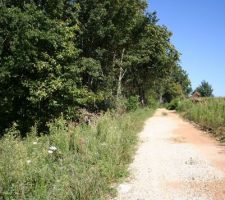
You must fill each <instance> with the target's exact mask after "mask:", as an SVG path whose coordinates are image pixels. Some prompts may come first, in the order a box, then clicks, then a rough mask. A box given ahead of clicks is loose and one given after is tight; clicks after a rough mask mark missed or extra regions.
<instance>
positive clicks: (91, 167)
mask: <svg viewBox="0 0 225 200" xmlns="http://www.w3.org/2000/svg"><path fill="white" fill-rule="evenodd" d="M152 113H153V110H150V109H138V110H136V111H133V112H130V113H127V114H122V115H120V114H118V113H106V114H105V115H103V116H102V117H101V118H100V119H99V120H98V122H97V123H96V124H93V125H91V126H87V125H80V126H78V127H74V126H73V125H72V124H71V125H68V124H67V123H66V121H65V120H64V119H62V118H60V119H58V120H56V121H55V122H53V123H51V124H49V129H50V134H49V135H43V136H41V137H36V136H34V135H36V130H35V128H34V129H33V130H32V133H31V134H30V135H29V136H28V137H27V138H26V139H23V140H21V139H19V137H18V138H16V137H15V136H16V135H17V134H18V133H17V131H16V129H14V128H12V129H11V130H10V133H9V134H6V136H4V138H3V139H2V140H1V141H0V199H39V200H41V199H79V200H89V199H91V200H94V199H105V198H106V196H107V195H110V194H111V195H112V194H113V193H114V192H115V191H114V189H113V188H112V184H113V183H115V182H117V181H119V180H120V179H122V178H123V177H125V176H127V174H128V172H127V164H128V163H130V161H131V158H132V153H133V151H134V149H135V144H136V142H137V133H138V132H139V131H140V130H141V128H142V127H143V122H144V120H145V119H146V118H147V117H149V116H150V115H151V114H152Z"/></svg>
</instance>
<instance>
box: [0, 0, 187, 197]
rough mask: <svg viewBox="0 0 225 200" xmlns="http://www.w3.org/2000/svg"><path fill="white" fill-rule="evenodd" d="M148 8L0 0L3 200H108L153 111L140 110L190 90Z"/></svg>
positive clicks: (138, 3)
mask: <svg viewBox="0 0 225 200" xmlns="http://www.w3.org/2000/svg"><path fill="white" fill-rule="evenodd" d="M147 8H148V5H147V1H146V0H117V1H115V0H99V1H96V0H75V1H71V0H57V1H50V0H48V1H40V0H19V1H14V0H1V1H0V138H1V141H0V198H1V199H81V200H88V199H93V200H94V199H96V200H97V199H103V198H105V195H106V194H107V193H110V192H111V191H112V189H111V187H110V186H111V185H112V184H113V183H115V182H116V181H118V180H119V179H120V178H122V177H124V176H125V175H126V174H127V171H126V165H127V164H128V163H129V162H130V159H131V155H132V152H133V149H134V146H135V144H136V140H137V136H136V134H137V132H138V131H140V128H141V127H142V125H143V121H144V119H145V118H146V117H147V116H149V115H150V113H152V110H148V109H142V110H140V109H139V108H140V107H142V108H144V107H150V108H151V109H153V108H155V107H156V106H157V105H158V103H159V102H163V101H164V102H170V101H171V100H173V99H174V98H178V97H185V96H187V95H188V94H189V93H190V91H191V87H190V80H189V77H188V74H187V73H186V71H184V70H183V69H182V67H181V65H180V53H179V52H178V51H177V49H176V47H175V46H174V45H173V44H172V43H171V37H172V32H170V31H169V30H168V29H167V27H166V26H164V25H163V26H162V25H160V24H159V23H158V21H159V19H158V17H157V13H156V12H150V13H148V12H147ZM135 110H136V111H135ZM90 116H95V117H96V116H98V120H97V122H96V124H93V123H92V124H91V125H90V123H89V122H90V121H91V117H90ZM99 116H100V117H99ZM83 122H85V123H86V124H89V125H84V124H85V123H83Z"/></svg>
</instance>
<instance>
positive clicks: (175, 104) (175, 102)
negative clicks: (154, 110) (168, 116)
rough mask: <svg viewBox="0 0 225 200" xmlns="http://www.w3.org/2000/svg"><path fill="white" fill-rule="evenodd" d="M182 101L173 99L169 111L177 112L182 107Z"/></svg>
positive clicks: (168, 106)
mask: <svg viewBox="0 0 225 200" xmlns="http://www.w3.org/2000/svg"><path fill="white" fill-rule="evenodd" d="M180 103H181V101H180V99H173V100H172V101H171V102H170V103H169V104H168V105H167V109H169V110H176V109H177V108H178V107H179V106H180Z"/></svg>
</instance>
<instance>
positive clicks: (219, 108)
mask: <svg viewBox="0 0 225 200" xmlns="http://www.w3.org/2000/svg"><path fill="white" fill-rule="evenodd" d="M177 110H178V111H179V112H182V113H183V114H184V116H185V117H186V118H188V119H189V120H192V121H194V122H196V123H198V124H199V125H201V126H202V127H203V128H205V129H209V130H211V131H212V132H213V133H215V134H216V136H218V137H219V138H220V139H221V140H225V98H203V99H202V100H201V101H200V102H197V103H193V102H192V101H191V100H183V101H180V103H179V105H178V106H177Z"/></svg>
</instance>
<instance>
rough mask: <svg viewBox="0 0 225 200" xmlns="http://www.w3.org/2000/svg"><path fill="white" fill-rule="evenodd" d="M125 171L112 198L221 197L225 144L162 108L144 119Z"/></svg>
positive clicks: (210, 199) (197, 199)
mask: <svg viewBox="0 0 225 200" xmlns="http://www.w3.org/2000/svg"><path fill="white" fill-rule="evenodd" d="M130 173H131V176H130V177H129V179H128V180H127V181H126V182H125V183H122V184H120V185H119V186H118V197H117V198H115V199H116V200H225V146H223V145H221V144H220V143H219V142H217V141H216V140H215V139H214V138H212V137H211V136H209V135H208V134H207V133H206V132H203V131H201V130H199V129H197V128H196V127H195V126H194V125H192V124H191V123H189V122H187V121H185V120H183V119H182V118H181V117H180V116H179V115H178V114H176V113H175V112H173V111H168V110H166V109H158V110H157V112H156V113H155V115H154V116H153V117H152V118H150V119H149V120H147V121H146V123H145V127H144V130H143V131H142V132H141V133H140V145H139V147H138V149H137V152H136V155H135V157H134V161H133V163H132V164H131V165H130Z"/></svg>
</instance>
